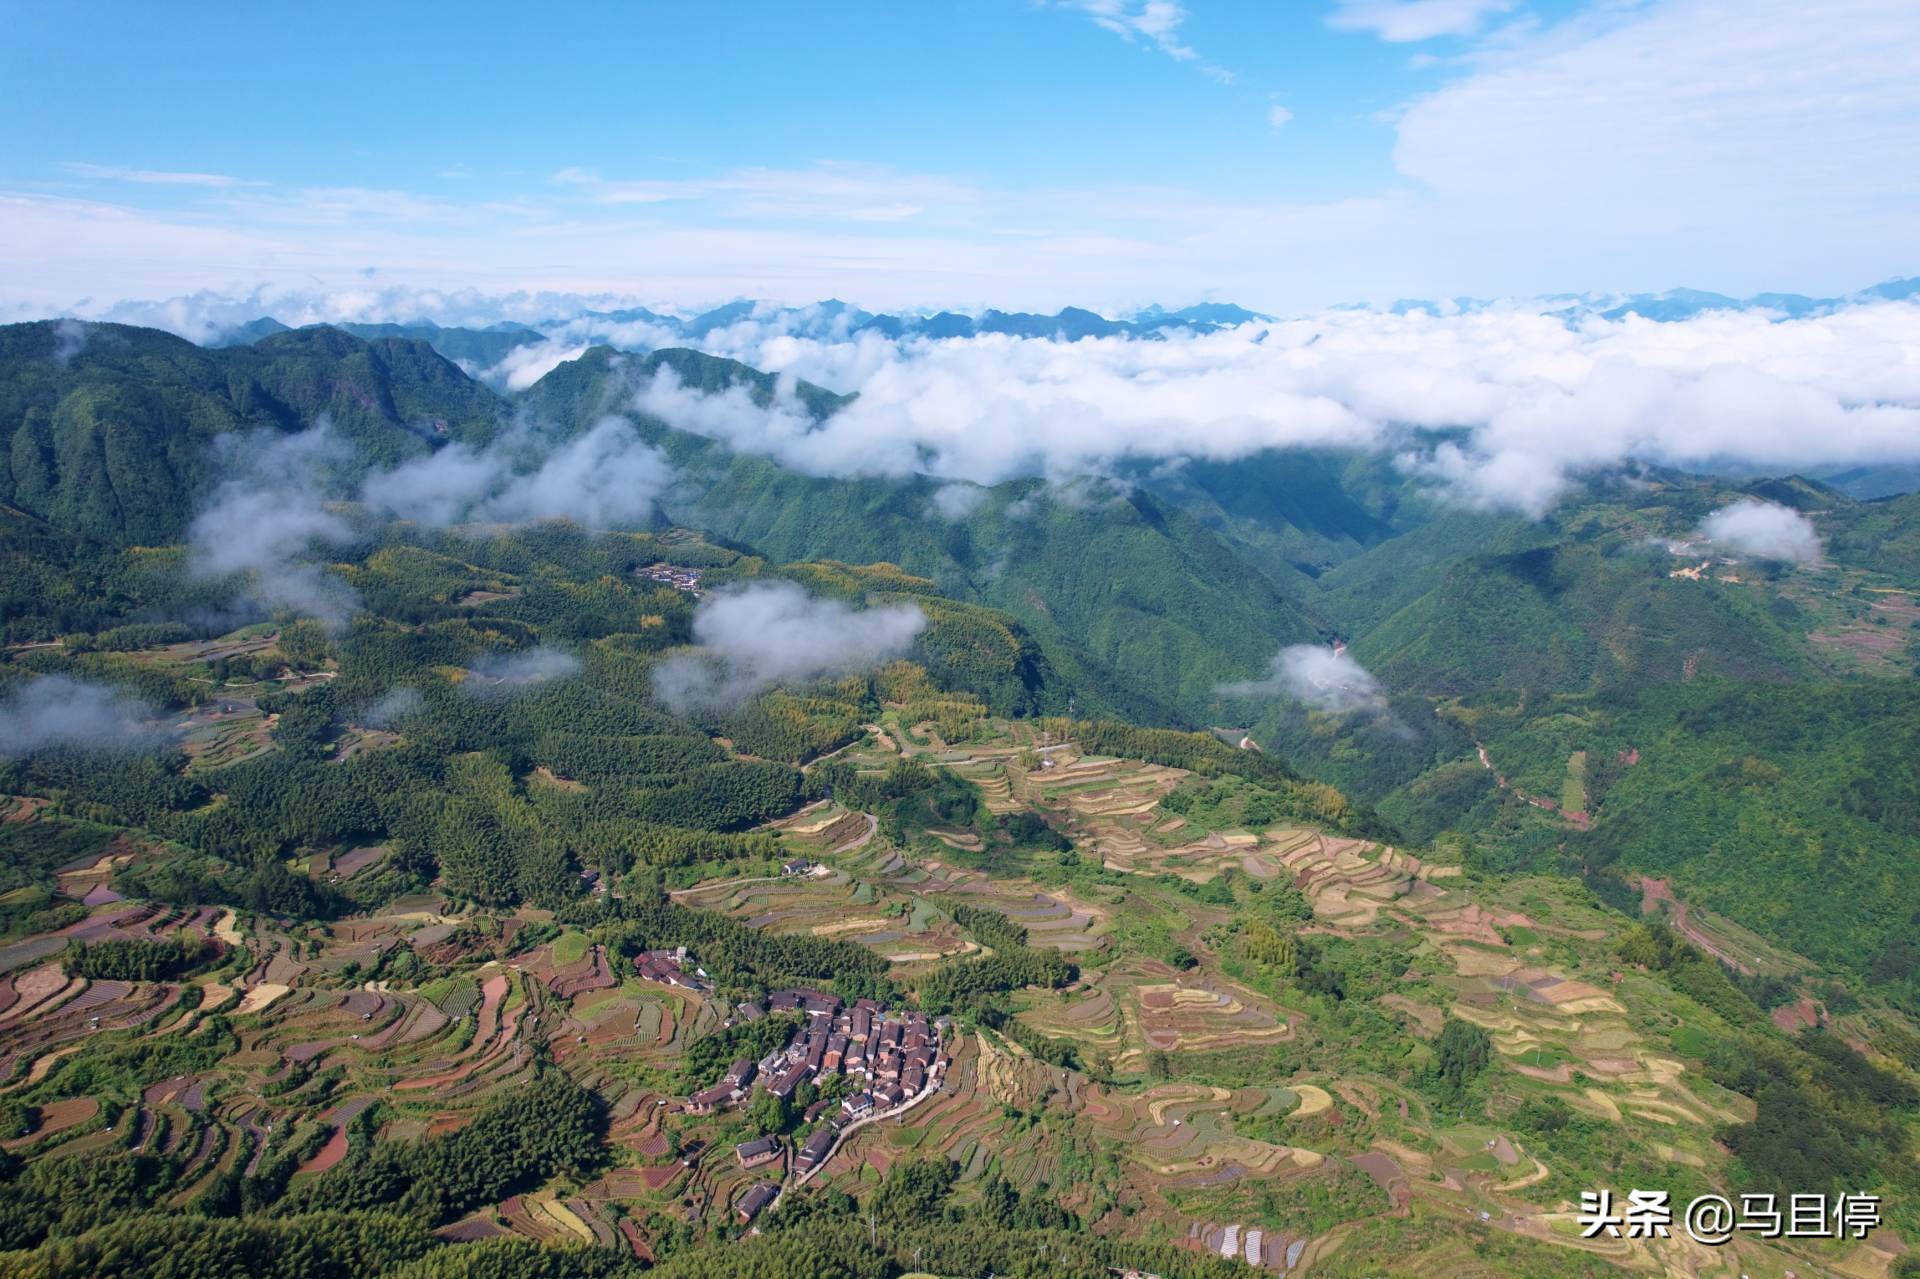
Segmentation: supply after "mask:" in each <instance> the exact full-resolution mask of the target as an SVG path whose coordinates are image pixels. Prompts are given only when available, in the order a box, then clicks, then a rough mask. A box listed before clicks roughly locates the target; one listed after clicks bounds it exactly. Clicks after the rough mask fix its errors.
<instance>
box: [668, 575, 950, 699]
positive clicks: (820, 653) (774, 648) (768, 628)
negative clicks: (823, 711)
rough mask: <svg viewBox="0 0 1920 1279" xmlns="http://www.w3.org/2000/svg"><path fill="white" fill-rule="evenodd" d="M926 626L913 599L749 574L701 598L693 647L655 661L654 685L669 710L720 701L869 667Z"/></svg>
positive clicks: (903, 648) (905, 646)
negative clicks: (861, 600)
mask: <svg viewBox="0 0 1920 1279" xmlns="http://www.w3.org/2000/svg"><path fill="white" fill-rule="evenodd" d="M926 626H927V616H926V614H925V613H923V612H921V610H920V609H919V607H918V606H917V605H913V604H890V605H886V606H884V607H880V608H868V609H855V608H854V607H852V606H851V605H849V604H845V603H842V602H840V601H839V600H827V599H815V598H813V597H812V596H810V595H808V594H807V592H806V591H805V590H803V589H802V588H801V587H800V586H798V585H796V584H795V583H793V582H786V581H768V582H752V583H748V584H747V585H745V586H743V587H740V588H737V589H732V590H726V591H720V592H716V593H715V594H713V595H710V596H708V597H707V598H706V599H705V600H702V601H701V603H700V607H699V608H698V609H697V610H695V612H694V615H693V637H694V641H695V642H696V643H698V644H699V645H700V647H701V651H700V652H697V653H683V654H679V655H677V656H675V657H671V658H669V659H668V660H666V661H665V662H662V663H661V664H660V665H659V666H657V667H655V668H654V674H653V683H654V690H655V691H656V692H657V693H658V694H659V696H660V699H661V700H662V701H663V702H665V703H666V704H667V705H668V706H669V707H671V708H672V709H673V710H674V711H675V712H676V713H681V714H684V713H686V712H687V711H690V710H703V709H713V708H719V709H726V708H729V707H733V706H737V705H739V704H740V703H741V702H743V701H745V700H746V699H747V698H749V697H752V696H753V695H754V694H756V693H759V692H762V691H764V690H766V689H768V688H771V687H773V686H774V685H776V684H804V683H808V682H810V681H813V680H817V679H822V678H826V677H830V676H839V675H846V674H850V673H853V672H856V671H862V670H869V669H871V668H873V667H875V666H877V665H879V664H880V663H881V662H884V661H887V660H889V659H890V658H895V657H899V656H901V655H902V654H904V653H905V652H906V651H907V650H908V648H909V647H911V646H912V644H913V641H914V639H915V638H916V637H917V636H918V635H919V634H920V632H921V631H923V630H925V629H926Z"/></svg>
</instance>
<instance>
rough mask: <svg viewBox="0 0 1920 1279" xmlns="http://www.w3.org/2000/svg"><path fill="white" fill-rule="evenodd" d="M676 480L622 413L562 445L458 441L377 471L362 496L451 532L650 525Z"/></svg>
mask: <svg viewBox="0 0 1920 1279" xmlns="http://www.w3.org/2000/svg"><path fill="white" fill-rule="evenodd" d="M672 478H673V470H672V467H671V466H670V465H669V464H668V462H667V459H666V457H665V456H664V455H662V454H661V453H660V451H659V450H657V449H655V448H653V447H651V446H650V445H647V444H645V443H642V442H641V440H640V437H639V435H638V434H637V433H636V432H635V431H634V429H633V427H632V426H631V425H629V424H628V423H626V422H624V421H621V420H620V419H618V418H606V419H603V420H601V421H599V422H597V423H595V424H594V426H593V427H592V429H590V430H588V431H587V432H586V433H585V434H584V435H581V436H578V437H576V438H574V439H572V440H567V441H564V442H561V443H559V444H555V443H553V442H552V441H549V440H546V439H543V438H540V437H538V436H535V435H533V434H531V433H529V432H526V431H516V432H512V433H510V434H508V435H507V436H506V437H504V438H503V439H501V440H499V441H496V442H495V443H493V444H491V445H489V446H487V447H486V448H480V449H476V448H470V447H468V446H466V445H462V444H450V445H447V446H445V447H443V448H441V449H439V450H438V451H436V452H434V453H430V454H427V455H425V456H423V457H418V458H415V459H413V460H412V461H410V462H404V463H402V464H400V465H399V466H397V467H394V468H393V469H392V470H389V471H383V472H376V473H375V474H372V475H369V476H368V477H367V478H366V480H365V482H364V483H363V484H362V485H361V488H360V499H361V501H363V502H365V503H366V504H367V506H368V507H369V508H370V509H372V510H374V511H377V512H379V513H380V514H383V515H387V516H391V517H393V518H395V519H403V520H413V521H416V522H418V523H421V524H427V525H431V526H434V527H440V528H444V527H446V526H447V525H450V524H458V523H463V522H467V521H481V522H506V523H519V522H523V521H529V520H555V519H569V520H572V521H574V522H575V523H577V524H583V525H585V526H587V527H588V528H613V527H617V526H620V525H631V524H636V523H645V522H646V521H647V520H648V518H649V517H650V516H651V515H652V513H653V503H654V501H655V499H656V498H658V497H659V496H660V494H661V493H662V492H663V491H664V490H665V489H666V486H667V485H668V484H669V483H670V482H671V480H672Z"/></svg>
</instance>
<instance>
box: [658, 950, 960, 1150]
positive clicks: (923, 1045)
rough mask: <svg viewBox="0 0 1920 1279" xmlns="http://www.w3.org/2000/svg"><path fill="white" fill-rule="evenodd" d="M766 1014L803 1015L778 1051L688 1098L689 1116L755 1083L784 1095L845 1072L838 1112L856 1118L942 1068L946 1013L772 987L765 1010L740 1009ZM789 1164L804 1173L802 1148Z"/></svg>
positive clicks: (921, 1085) (739, 1066) (934, 1082)
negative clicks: (846, 1084) (847, 1086)
mask: <svg viewBox="0 0 1920 1279" xmlns="http://www.w3.org/2000/svg"><path fill="white" fill-rule="evenodd" d="M683 958H684V956H683ZM769 1012H773V1013H804V1014H805V1015H806V1021H805V1023H804V1024H802V1025H801V1027H800V1028H799V1029H798V1030H797V1031H796V1032H795V1034H794V1036H793V1038H792V1039H791V1040H789V1041H788V1042H787V1045H786V1046H785V1047H784V1048H781V1049H778V1050H776V1051H774V1052H772V1053H769V1054H768V1055H767V1056H766V1058H765V1059H763V1060H761V1061H758V1062H753V1061H746V1060H742V1061H737V1062H735V1063H734V1064H733V1066H732V1068H731V1069H729V1070H728V1071H727V1074H726V1077H725V1078H723V1079H722V1080H721V1081H720V1082H719V1083H718V1084H715V1085H714V1086H713V1087H712V1088H708V1089H704V1090H702V1091H700V1092H697V1093H695V1094H693V1096H691V1097H689V1098H687V1103H686V1108H687V1111H688V1113H690V1114H696V1115H704V1114H710V1113H712V1112H713V1111H714V1110H717V1109H719V1108H720V1107H722V1106H729V1105H733V1104H735V1103H737V1102H739V1101H742V1100H744V1099H745V1098H746V1097H747V1095H748V1094H749V1093H750V1092H751V1091H752V1088H753V1084H754V1082H755V1080H759V1081H761V1082H762V1083H764V1085H765V1087H766V1090H767V1091H768V1092H769V1093H771V1094H772V1095H774V1096H775V1097H780V1098H787V1097H791V1096H793V1094H794V1090H795V1089H797V1088H799V1086H800V1084H801V1083H802V1082H803V1081H805V1080H807V1079H825V1078H830V1077H832V1076H834V1075H847V1076H849V1077H851V1078H853V1079H854V1080H855V1081H856V1082H857V1083H858V1084H859V1085H861V1086H860V1087H859V1089H858V1091H856V1092H854V1093H852V1094H851V1095H849V1096H848V1097H847V1098H846V1100H845V1101H843V1102H842V1103H841V1107H840V1109H841V1113H842V1117H843V1118H844V1119H847V1120H853V1119H860V1118H864V1117H865V1116H867V1115H871V1114H874V1113H876V1112H878V1111H884V1110H891V1109H892V1108H893V1107H895V1106H898V1105H901V1104H902V1103H904V1102H906V1101H908V1100H909V1099H911V1098H914V1097H918V1096H919V1095H920V1094H921V1093H923V1092H925V1091H927V1090H928V1089H929V1088H931V1087H937V1086H938V1085H939V1083H940V1077H941V1074H942V1072H943V1071H944V1070H945V1069H946V1054H945V1051H944V1047H943V1040H942V1031H943V1029H944V1028H945V1026H946V1019H945V1018H939V1019H935V1020H929V1019H928V1018H927V1015H926V1014H925V1013H919V1012H901V1011H898V1010H889V1009H886V1008H882V1007H881V1006H880V1004H879V1003H878V1001H876V1000H872V999H856V1000H855V1001H854V1002H853V1004H852V1005H851V1006H845V1005H843V1004H842V1003H841V1001H840V998H839V996H837V995H830V994H826V993H824V992H822V991H818V990H777V991H775V992H774V993H773V994H772V995H770V996H769V997H768V998H767V1002H766V1006H765V1007H764V1008H763V1007H762V1006H760V1005H759V1004H742V1005H741V1006H740V1008H739V1016H740V1018H741V1019H742V1020H744V1021H757V1020H759V1019H761V1018H762V1017H765V1016H766V1015H767V1014H768V1013H769ZM827 1148H828V1149H831V1142H829V1143H828V1147H827ZM796 1162H797V1163H798V1164H799V1165H800V1169H801V1171H803V1172H804V1171H806V1169H807V1167H808V1162H807V1151H806V1150H805V1149H802V1150H801V1151H800V1153H799V1155H798V1156H797V1157H796Z"/></svg>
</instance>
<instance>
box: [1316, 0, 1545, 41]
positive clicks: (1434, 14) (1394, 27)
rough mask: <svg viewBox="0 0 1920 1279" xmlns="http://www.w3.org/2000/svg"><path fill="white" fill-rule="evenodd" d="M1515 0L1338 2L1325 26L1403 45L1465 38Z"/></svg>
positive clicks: (1342, 0)
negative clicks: (1358, 32)
mask: <svg viewBox="0 0 1920 1279" xmlns="http://www.w3.org/2000/svg"><path fill="white" fill-rule="evenodd" d="M1514 2H1515V0H1339V3H1338V4H1336V5H1335V6H1334V10H1333V12H1332V13H1331V14H1329V15H1328V17H1327V25H1328V26H1330V27H1333V28H1335V29H1336V30H1340V31H1370V32H1372V33H1373V34H1375V35H1377V36H1379V37H1380V38H1381V39H1382V40H1389V41H1392V42H1394V43H1396V44H1404V43H1408V42H1411V41H1415V40H1431V39H1433V38H1434V37H1436V36H1466V35H1472V34H1473V33H1474V32H1476V31H1478V30H1480V29H1481V27H1483V26H1485V25H1486V21H1487V19H1488V18H1490V17H1493V16H1494V15H1496V14H1501V13H1505V12H1507V11H1508V10H1510V9H1512V8H1513V6H1514Z"/></svg>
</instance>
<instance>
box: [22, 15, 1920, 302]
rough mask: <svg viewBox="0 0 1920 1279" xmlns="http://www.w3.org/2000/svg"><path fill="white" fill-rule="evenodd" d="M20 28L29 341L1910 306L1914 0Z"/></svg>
mask: <svg viewBox="0 0 1920 1279" xmlns="http://www.w3.org/2000/svg"><path fill="white" fill-rule="evenodd" d="M0 13H4V17H5V20H6V22H7V26H8V30H9V38H8V39H7V41H6V42H5V45H4V48H0V121H3V122H4V123H0V276H4V281H5V282H4V283H0V308H9V309H13V310H21V311H25V310H31V309H34V308H40V309H45V308H49V307H72V306H80V305H82V304H83V303H84V304H86V305H94V306H97V305H99V304H100V303H102V302H104V301H108V300H113V299H117V298H125V297H149V298H151V297H165V296H171V295H176V294H184V293H192V292H195V291H197V290H201V289H212V290H218V291H228V292H231V291H245V290H249V289H255V288H265V289H267V290H269V291H271V290H286V289H294V288H321V289H356V288H358V289H370V288H398V287H412V288H431V289H440V290H448V289H460V288H474V289H479V290H482V291H487V292H507V291H514V290H527V291H539V290H548V291H558V292H575V293H595V294H617V295H622V296H630V297H635V298H641V299H648V300H653V301H657V302H664V303H676V304H681V305H697V304H701V303H706V302H712V301H718V300H724V299H726V298H729V297H735V296H743V295H746V296H761V297H771V298H776V299H779V300H784V301H790V302H802V301H808V300H812V299H814V298H818V297H823V296H829V295H834V296H841V297H846V298H849V299H851V300H853V301H856V302H860V303H862V304H865V305H869V306H876V307H879V306H887V307H897V306H939V305H957V306H973V307H977V306H985V305H1000V306H1047V307H1052V306H1058V305H1061V304H1064V303H1081V304H1086V305H1095V306H1104V307H1108V308H1115V307H1122V306H1127V305H1133V304H1139V303H1143V302H1147V301H1155V300H1158V301H1165V302H1169V303H1180V302H1185V301H1190V300H1193V299H1197V298H1202V297H1210V298H1233V299H1236V300H1241V301H1244V302H1246V303H1248V304H1251V305H1256V306H1262V307H1271V308H1288V307H1306V306H1315V305H1321V304H1325V303H1331V302H1339V301H1349V300H1351V301H1368V300H1371V301H1385V300H1391V299H1392V298H1394V297H1400V296H1445V295H1455V294H1474V295H1480V296H1487V295H1498V294H1508V293H1537V292H1547V291H1557V290H1589V289H1590V290H1613V289H1619V290H1627V289H1660V288H1667V287H1672V286H1674V285H1680V284H1687V285H1693V286H1697V287H1706V288H1716V289H1723V290H1728V291H1733V292H1743V291H1753V290H1758V289H1766V288H1783V289H1799V290H1805V291H1812V292H1837V291H1845V290H1848V289H1851V288H1855V287H1858V286H1860V285H1864V284H1867V283H1871V282H1873V281H1874V280H1877V279H1881V278H1885V277H1887V276H1890V275H1896V274H1911V273H1914V272H1916V271H1920V262H1916V261H1915V260H1914V252H1913V249H1912V246H1913V245H1914V244H1916V243H1920V235H1916V231H1920V214H1917V213H1916V212H1915V210H1916V209H1917V208H1920V200H1916V198H1915V197H1916V196H1920V88H1917V87H1916V85H1920V15H1917V14H1916V11H1915V8H1914V6H1913V5H1912V4H1911V2H1910V0H1897V2H1896V0H1831V3H1826V4H1822V5H1820V6H1807V5H1804V4H1800V3H1787V2H1786V0H1739V2H1738V3H1732V2H1720V0H1594V2H1593V3H1588V4H1584V5H1583V4H1578V3H1569V2H1565V0H1561V2H1556V3H1546V2H1542V0H1273V2H1270V3H1252V2H1245V0H1242V2H1239V3H1214V2H1210V0H1186V2H1185V3H1173V2H1172V0H1066V2H1062V3H1032V2H1029V0H973V2H971V3H956V4H943V3H916V4H907V5H901V4H874V3H832V4H818V5H795V4H772V3H768V4H741V5H732V6H712V5H709V6H668V5H637V4H636V5H613V4H606V5H596V6H591V7H584V8H580V9H576V10H573V11H571V12H561V11H557V10H555V11H546V10H536V9H531V8H529V7H527V6H524V5H505V4H499V5H495V4H479V3H469V4H463V5H458V6H455V5H393V4H383V5H372V4H356V3H330V4H326V5H309V6H282V5H256V6H223V7H219V8H216V7H214V6H195V7H192V8H189V7H187V6H160V5H150V4H131V3H128V4H120V3H94V4H88V5H35V4H24V3H8V4H6V5H5V8H4V10H0ZM4 313H5V311H4V310H0V314H4Z"/></svg>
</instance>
